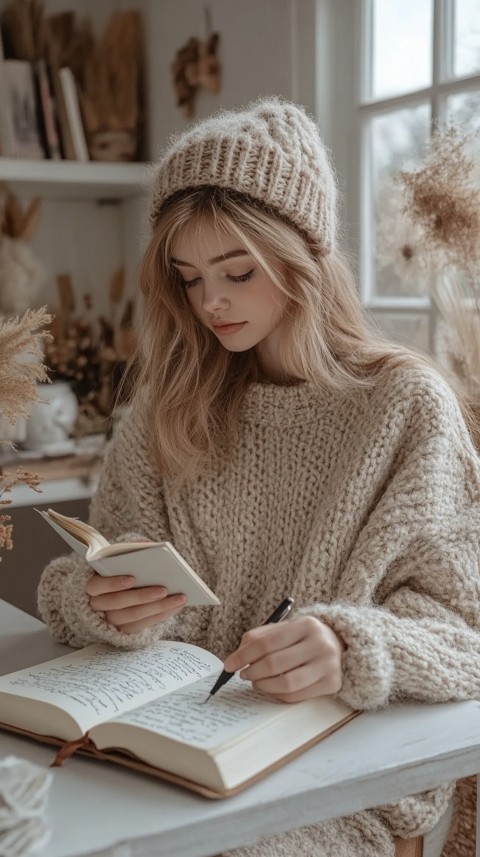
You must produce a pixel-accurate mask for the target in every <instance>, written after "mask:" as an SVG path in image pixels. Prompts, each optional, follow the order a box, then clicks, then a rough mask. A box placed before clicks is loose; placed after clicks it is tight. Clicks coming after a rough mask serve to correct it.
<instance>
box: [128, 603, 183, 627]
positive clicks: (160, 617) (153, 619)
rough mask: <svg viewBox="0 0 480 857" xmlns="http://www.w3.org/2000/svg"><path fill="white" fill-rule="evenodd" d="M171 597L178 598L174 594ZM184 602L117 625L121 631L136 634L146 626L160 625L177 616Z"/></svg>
mask: <svg viewBox="0 0 480 857" xmlns="http://www.w3.org/2000/svg"><path fill="white" fill-rule="evenodd" d="M171 598H172V599H173V598H176V596H174V595H172V596H171ZM182 606H183V604H178V605H177V606H176V607H172V609H169V610H162V611H161V612H158V613H152V614H151V615H150V616H145V617H144V618H143V619H139V620H137V621H133V622H126V623H124V624H123V623H122V624H119V625H116V627H117V628H118V630H119V631H123V633H124V634H136V633H137V632H138V631H143V630H144V629H145V628H151V627H152V626H153V625H158V623H159V622H165V621H166V620H167V619H171V617H172V616H175V615H176V614H177V613H178V612H179V610H181V609H182Z"/></svg>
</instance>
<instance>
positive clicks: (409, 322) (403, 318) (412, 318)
mask: <svg viewBox="0 0 480 857" xmlns="http://www.w3.org/2000/svg"><path fill="white" fill-rule="evenodd" d="M372 315H373V317H374V319H375V321H376V323H377V325H378V327H379V328H380V330H381V331H382V333H384V334H385V336H387V337H388V339H392V340H393V341H394V342H399V343H400V344H401V345H406V346H407V347H408V348H415V349H417V350H420V351H426V352H428V350H429V325H430V320H429V316H428V315H420V314H415V313H406V312H404V313H402V312H377V313H372Z"/></svg>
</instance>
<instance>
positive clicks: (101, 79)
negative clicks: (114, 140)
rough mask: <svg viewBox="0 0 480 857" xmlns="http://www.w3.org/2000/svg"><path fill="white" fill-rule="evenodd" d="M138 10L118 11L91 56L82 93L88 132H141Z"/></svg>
mask: <svg viewBox="0 0 480 857" xmlns="http://www.w3.org/2000/svg"><path fill="white" fill-rule="evenodd" d="M140 23H141V18H140V12H139V11H138V10H134V9H132V10H127V11H119V10H118V11H116V12H114V13H113V15H112V16H111V18H110V20H109V22H108V24H107V27H106V30H105V33H104V35H103V37H102V38H101V39H100V40H99V42H98V44H97V45H96V47H95V51H94V52H93V55H92V56H91V58H89V59H88V61H87V64H86V67H85V70H84V78H83V90H82V93H81V100H82V110H83V116H84V120H85V126H86V130H87V133H88V134H93V133H96V132H98V131H138V128H139V125H140V120H141V103H140V101H141V100H140V92H141V74H142V44H141V27H140Z"/></svg>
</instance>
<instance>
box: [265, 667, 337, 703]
mask: <svg viewBox="0 0 480 857" xmlns="http://www.w3.org/2000/svg"><path fill="white" fill-rule="evenodd" d="M252 684H253V687H254V688H255V690H259V691H261V692H262V693H268V694H270V696H275V698H276V699H281V700H283V701H285V702H298V701H299V700H300V699H310V698H311V697H312V696H320V695H323V694H330V693H338V691H339V690H340V688H341V684H342V683H341V676H340V675H338V674H337V673H336V672H331V671H330V670H322V669H321V666H320V665H319V663H318V661H316V660H315V661H311V662H310V663H308V664H304V665H303V666H301V667H298V668H297V669H294V670H291V672H287V673H283V674H282V675H276V676H272V677H271V678H264V679H259V680H258V681H254V682H252Z"/></svg>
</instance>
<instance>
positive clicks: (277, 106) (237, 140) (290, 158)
mask: <svg viewBox="0 0 480 857" xmlns="http://www.w3.org/2000/svg"><path fill="white" fill-rule="evenodd" d="M207 185H215V186H217V187H222V188H228V189H230V190H235V191H239V192H240V193H244V194H247V195H248V196H250V197H252V198H253V199H256V200H258V201H260V202H262V203H263V204H264V205H266V206H268V207H270V208H272V209H273V210H274V211H275V212H277V213H278V214H280V215H282V216H283V217H286V218H288V220H289V221H291V222H292V223H294V224H295V225H296V226H297V227H298V228H299V229H300V230H301V231H303V232H305V233H306V234H307V235H308V236H310V238H312V239H313V240H314V241H315V243H316V244H318V245H319V246H320V247H322V248H323V249H324V251H325V252H329V251H330V250H331V249H332V247H333V246H334V241H335V230H336V211H335V203H336V181H335V176H334V172H333V168H332V166H331V164H330V161H329V157H328V154H327V150H326V148H325V145H324V143H323V142H322V139H321V137H320V134H319V131H318V127H317V125H316V124H315V122H314V121H313V119H310V118H309V116H308V115H307V114H306V112H305V111H304V110H303V108H301V107H298V106H297V105H296V104H291V103H290V102H285V101H281V100H280V99H276V98H269V99H264V100H261V101H258V102H255V103H254V104H251V105H250V106H249V107H247V108H246V109H245V110H242V111H237V110H224V111H221V112H219V113H217V114H215V115H214V116H212V117H210V118H208V119H206V120H204V121H203V122H199V123H198V124H197V125H194V126H193V128H190V129H189V130H188V131H186V132H184V133H183V134H181V135H180V136H178V137H177V138H175V139H173V141H172V143H171V145H170V146H169V148H168V149H167V150H166V152H165V153H164V155H163V157H162V158H161V160H160V161H159V163H158V165H157V167H156V169H155V173H154V177H153V194H152V200H151V207H150V222H151V225H152V227H155V225H156V224H157V222H158V218H159V215H160V212H161V210H162V208H163V206H164V205H165V202H166V201H167V199H169V197H171V196H173V195H174V194H175V193H177V192H178V191H181V190H186V189H187V188H194V187H201V186H207Z"/></svg>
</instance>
